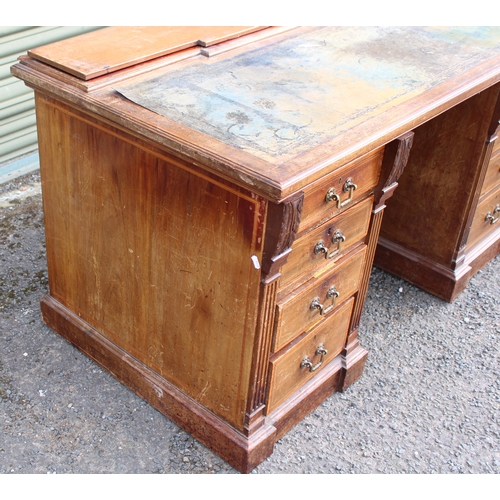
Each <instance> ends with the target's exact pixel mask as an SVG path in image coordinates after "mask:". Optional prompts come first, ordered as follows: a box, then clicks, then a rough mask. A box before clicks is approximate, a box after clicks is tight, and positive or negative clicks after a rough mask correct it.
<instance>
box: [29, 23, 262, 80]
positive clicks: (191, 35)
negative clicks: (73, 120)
mask: <svg viewBox="0 0 500 500" xmlns="http://www.w3.org/2000/svg"><path fill="white" fill-rule="evenodd" d="M264 27H265V26H112V27H110V28H106V29H105V30H104V31H103V30H99V31H97V32H92V33H88V34H86V35H82V36H80V37H75V38H73V39H69V40H63V41H62V42H55V43H52V44H49V45H44V46H43V47H38V48H36V49H33V50H30V51H28V53H29V55H30V56H31V57H33V58H35V59H38V60H40V61H43V62H45V63H47V64H49V65H50V66H54V67H56V68H59V69H62V70H63V71H65V72H66V73H70V74H71V75H74V76H77V77H79V78H81V79H82V80H90V79H92V78H95V77H97V76H100V75H105V74H106V73H112V72H113V71H117V70H119V69H122V68H128V67H130V66H133V65H135V64H138V63H141V62H144V61H148V60H151V59H154V58H156V57H160V56H164V55H167V54H171V53H173V52H177V51H179V50H183V49H187V48H189V47H194V46H196V45H199V46H200V47H208V46H210V45H214V44H217V43H222V42H224V41H226V40H229V39H232V38H237V37H239V36H242V35H246V34H247V33H252V32H253V31H258V30H260V29H263V28H264ZM87 35H90V36H87Z"/></svg>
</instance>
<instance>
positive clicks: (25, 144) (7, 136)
mask: <svg viewBox="0 0 500 500" xmlns="http://www.w3.org/2000/svg"><path fill="white" fill-rule="evenodd" d="M99 28H101V26H0V168H2V167H6V166H7V164H10V163H11V161H13V160H14V159H16V158H18V157H21V156H23V155H26V154H28V153H30V152H34V151H36V149H37V136H36V123H35V103H34V96H33V91H32V90H31V89H30V88H28V87H26V85H25V84H24V82H22V81H21V80H18V79H17V78H14V77H13V76H12V75H11V74H10V67H11V66H12V65H13V64H15V62H16V61H17V58H18V57H19V56H20V55H22V54H25V53H26V51H27V50H28V49H32V48H34V47H38V46H40V45H45V44H47V43H52V42H56V41H58V40H62V39H64V38H70V37H72V36H76V35H81V34H82V33H87V32H89V31H94V30H96V29H99ZM4 170H5V168H4ZM11 170H12V168H11ZM3 174H5V172H3ZM0 177H2V172H1V171H0Z"/></svg>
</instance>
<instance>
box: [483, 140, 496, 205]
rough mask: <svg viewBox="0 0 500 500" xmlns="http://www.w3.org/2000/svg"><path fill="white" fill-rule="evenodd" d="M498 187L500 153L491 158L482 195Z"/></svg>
mask: <svg viewBox="0 0 500 500" xmlns="http://www.w3.org/2000/svg"><path fill="white" fill-rule="evenodd" d="M497 142H498V143H500V141H499V140H497ZM498 185H500V151H497V153H496V154H495V155H492V157H491V160H490V163H489V165H488V170H487V171H486V177H485V178H484V182H483V188H482V190H481V194H482V195H483V194H485V193H487V192H488V191H491V190H492V189H494V188H495V187H496V186H498Z"/></svg>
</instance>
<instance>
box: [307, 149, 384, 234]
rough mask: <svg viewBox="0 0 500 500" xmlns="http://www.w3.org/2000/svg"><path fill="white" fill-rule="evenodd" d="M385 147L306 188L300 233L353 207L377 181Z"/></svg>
mask: <svg viewBox="0 0 500 500" xmlns="http://www.w3.org/2000/svg"><path fill="white" fill-rule="evenodd" d="M383 153H384V149H383V148H381V149H378V150H376V151H373V152H372V153H370V154H368V155H366V156H364V157H363V158H360V159H358V160H356V161H354V162H351V163H349V164H348V165H346V166H345V167H342V168H341V169H340V170H338V171H336V172H335V174H333V175H330V176H329V177H328V179H327V180H326V181H323V182H321V183H319V184H317V185H314V186H312V187H311V189H308V190H306V192H305V193H304V207H303V210H302V220H301V221H300V226H299V233H300V232H302V231H304V230H305V229H307V228H309V227H311V226H312V225H314V224H315V223H319V222H320V221H323V220H324V219H329V218H332V217H334V216H335V215H337V214H338V213H340V212H341V211H344V210H346V209H347V208H350V207H351V206H352V205H354V204H355V203H356V202H357V201H359V200H360V199H361V198H362V197H363V196H364V195H366V194H367V193H368V192H369V191H370V190H371V189H373V188H374V187H375V186H376V185H377V183H378V178H379V175H380V167H381V164H382V158H383Z"/></svg>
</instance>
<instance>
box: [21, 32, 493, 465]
mask: <svg viewBox="0 0 500 500" xmlns="http://www.w3.org/2000/svg"><path fill="white" fill-rule="evenodd" d="M12 72H13V74H15V75H16V76H18V77H19V78H22V79H23V80H24V81H25V82H26V84H27V85H29V86H31V87H32V88H33V89H34V90H35V95H36V108H37V123H38V130H39V151H40V164H41V175H42V188H43V199H44V213H45V225H46V238H47V259H48V269H49V284H50V292H49V295H47V296H46V297H44V298H43V299H42V304H41V306H42V313H43V319H44V321H45V322H46V323H47V324H48V325H49V326H51V327H52V328H53V329H54V330H55V331H57V332H58V333H60V334H61V335H62V336H64V337H65V338H66V339H67V340H69V341H70V342H72V343H73V344H74V345H75V346H77V347H78V348H79V349H81V350H82V351H83V352H85V353H86V354H87V355H88V356H90V357H91V358H92V359H94V360H95V361H96V362H97V363H99V364H100V365H102V366H103V367H105V368H106V369H107V370H109V371H110V372H111V373H112V374H113V375H114V376H116V377H117V378H118V379H119V380H121V381H122V382H123V383H124V384H126V385H127V386H128V387H130V388H131V389H133V390H134V391H136V393H137V394H139V395H140V396H141V397H143V398H144V399H146V400H147V401H149V402H150V403H151V404H152V405H153V406H154V407H156V408H157V409H158V410H159V411H161V412H162V413H164V414H165V415H166V416H168V417H169V418H171V419H172V420H174V421H175V422H176V423H178V424H179V425H180V426H182V427H183V428H184V429H186V430H187V431H189V432H191V433H192V434H193V435H194V436H195V437H196V438H198V439H199V440H200V441H201V442H203V443H204V444H205V445H207V446H208V447H210V448H211V449H213V450H214V451H215V452H216V453H218V454H219V455H220V456H221V457H223V458H224V459H226V460H227V461H228V462H230V463H231V464H232V465H233V466H234V467H236V468H237V469H238V470H240V471H243V472H248V471H250V470H251V469H252V468H253V467H255V466H256V465H258V464H259V463H260V462H261V461H262V460H264V459H265V458H266V457H267V456H269V455H270V454H271V453H272V450H273V446H274V443H275V442H276V441H277V440H278V439H279V438H280V436H282V435H283V434H284V433H286V432H287V431H288V430H289V429H290V428H291V427H292V426H293V425H295V424H296V423H297V422H299V421H300V420H301V419H302V418H303V417H304V416H305V415H307V414H308V413H309V412H310V411H312V410H313V409H314V408H315V407H316V406H317V405H318V404H320V403H321V402H322V401H323V400H324V399H325V398H326V397H328V396H329V395H330V394H332V393H333V392H335V391H341V390H344V389H345V388H347V387H348V386H349V385H350V384H352V383H353V382H354V381H356V380H357V379H358V378H359V377H360V376H361V374H362V371H363V367H364V364H365V359H366V356H367V352H366V350H365V349H364V348H363V347H362V346H361V345H360V343H359V341H358V326H359V322H360V317H361V313H362V310H363V304H364V300H365V296H366V292H367V288H368V281H369V277H370V271H371V268H372V263H373V259H374V254H375V250H376V246H377V240H378V235H379V230H380V226H381V222H382V214H383V213H384V208H385V203H386V200H387V199H389V198H390V197H391V195H392V194H393V192H394V190H395V188H396V186H397V182H398V178H399V176H400V175H401V172H402V171H403V169H404V167H405V164H406V162H407V160H408V156H409V154H410V148H411V146H412V142H413V138H414V137H415V145H416V149H417V152H418V154H417V162H418V163H416V164H417V165H419V167H417V170H418V169H419V168H421V167H420V166H421V165H422V164H425V163H426V162H429V165H434V166H435V165H436V164H441V162H442V161H443V158H444V164H445V165H446V169H447V170H450V168H449V164H450V162H452V158H454V157H455V158H458V157H460V158H461V159H460V161H462V157H464V158H469V157H470V158H474V160H475V163H474V165H473V166H472V167H470V168H469V167H468V166H467V167H465V166H463V165H462V164H456V165H455V164H453V165H452V168H451V170H453V168H456V169H458V170H460V171H461V172H462V171H463V172H465V173H464V174H463V175H461V176H457V177H453V182H452V181H450V182H449V185H448V188H449V191H450V192H451V193H460V194H459V195H458V196H459V198H460V202H461V203H462V202H463V203H464V207H462V208H461V209H460V210H459V212H460V213H459V216H458V222H457V226H460V224H461V223H462V221H464V220H465V219H467V217H466V216H465V213H466V212H467V213H469V212H470V211H471V210H472V208H471V207H473V206H474V204H477V199H478V190H479V187H478V186H479V185H480V184H481V183H483V184H484V182H483V180H482V179H484V177H485V168H486V167H485V165H486V154H485V152H484V149H485V148H484V144H482V143H481V141H482V140H483V139H484V137H486V136H487V135H488V134H489V137H490V140H491V137H492V129H493V128H494V125H493V121H494V120H493V118H494V117H496V116H497V114H498V89H499V84H498V82H499V81H500V29H493V28H491V29H486V28H485V29H476V28H471V29H466V28H460V29H452V28H443V29H438V28H432V29H431V28H395V27H389V28H387V27H386V28H347V27H342V28H323V29H322V28H294V29H286V28H267V27H222V28H221V27H212V28H210V27H188V28H179V27H174V28H151V27H150V28H108V29H104V30H101V31H98V32H93V33H89V34H86V35H83V36H80V37H77V38H74V39H70V40H66V41H63V42H58V43H55V44H52V45H48V46H45V47H41V48H38V49H34V50H31V51H30V52H29V53H28V55H27V56H25V57H22V58H21V59H20V62H19V63H18V64H17V65H15V66H14V67H13V68H12ZM469 103H470V104H469ZM471 108H472V109H471ZM495 113H497V114H495ZM457 114H458V117H457ZM426 127H427V128H426ZM436 129H437V130H436ZM413 130H414V131H415V133H414V132H412V131H413ZM422 131H423V132H422ZM455 131H458V132H460V133H458V132H457V133H455ZM469 132H470V134H472V136H473V138H472V143H471V145H469V143H467V145H465V146H463V145H462V141H470V140H471V139H469V136H468V134H469ZM460 134H462V135H460ZM483 136H484V137H483ZM441 137H443V141H444V142H443V144H447V145H450V140H451V139H450V138H456V139H457V141H456V144H455V145H456V147H457V148H458V150H459V151H460V153H456V154H455V153H454V152H453V151H454V147H455V145H454V144H451V146H453V147H451V146H450V149H449V150H448V151H443V150H442V149H441V142H440V140H441V139H440V138H441ZM436 138H437V139H436ZM451 142H453V141H451ZM480 143H481V144H480ZM486 149H487V148H486ZM462 150H467V151H466V152H464V153H463V154H462ZM425 152H427V156H426V157H425V154H424V153H425ZM410 158H411V155H410ZM424 159H425V161H424ZM410 162H412V160H410ZM411 165H414V164H413V163H411ZM479 165H481V166H479ZM422 168H423V167H422ZM426 172H427V171H426ZM488 172H489V171H488ZM429 175H431V174H429ZM489 175H490V174H489V173H488V176H489ZM414 178H415V176H414V174H412V176H411V180H410V181H409V186H408V187H407V188H406V189H407V190H409V191H410V192H411V191H412V190H415V191H416V197H417V199H416V200H415V199H414V198H410V197H409V200H408V201H409V202H410V205H411V206H410V209H408V208H405V212H404V213H401V214H398V210H399V209H396V210H395V211H393V214H392V217H391V218H390V220H389V224H388V225H387V226H384V233H383V235H384V238H385V240H384V245H385V247H384V248H391V249H394V248H396V244H394V245H392V246H391V245H390V244H389V243H387V242H390V241H391V239H390V238H391V235H392V228H394V227H395V226H397V223H395V222H394V221H395V220H396V222H397V220H398V216H400V217H402V226H403V229H405V228H406V229H409V231H410V233H411V232H412V227H413V224H416V222H415V221H416V220H417V222H418V220H419V219H423V218H426V217H428V215H427V214H426V212H425V209H426V208H427V207H430V208H431V210H434V206H435V205H436V204H438V205H439V204H440V203H442V204H443V208H442V210H443V211H445V212H446V211H447V210H448V208H446V207H447V206H446V203H448V202H449V200H450V199H454V198H453V196H449V195H447V196H444V195H442V194H441V192H440V191H439V189H433V187H434V183H435V176H432V175H431V178H432V181H431V182H429V184H431V185H427V182H426V180H425V179H423V182H424V186H423V187H422V186H420V185H418V184H417V180H415V179H414ZM492 182H493V183H495V182H497V181H496V180H495V181H492ZM438 184H439V183H438ZM445 184H447V182H445ZM488 185H489V184H488ZM495 185H496V184H495ZM458 187H460V191H459V190H458ZM396 192H397V190H396ZM489 192H490V191H488V193H489ZM463 193H466V194H465V195H464V194H463ZM406 196H407V195H405V194H404V195H402V198H403V201H405V200H404V198H406ZM481 196H483V195H481ZM484 196H487V197H488V196H489V194H487V193H485V194H484ZM495 196H496V195H495ZM481 199H482V198H481ZM481 199H480V200H481ZM495 199H496V198H495ZM488 200H489V198H488ZM493 201H494V200H493ZM398 203H401V200H400V199H399V200H398ZM480 206H481V204H480ZM449 210H450V211H452V212H454V213H456V207H455V206H453V207H451V208H450V209H449ZM412 211H413V213H412ZM394 212H395V213H394ZM494 212H495V210H493V211H492V215H491V217H492V218H493V219H496V218H497V214H496V213H494ZM430 216H432V217H435V214H434V213H431V214H430ZM439 217H441V216H439ZM454 221H455V219H453V222H452V223H451V222H446V221H445V222H444V224H445V225H447V227H446V230H450V231H454V232H455V233H457V232H458V233H460V235H461V236H462V234H465V233H464V231H463V229H456V228H455V227H454ZM440 223H441V221H439V222H436V225H438V224H440ZM400 226H401V224H400ZM406 226H409V227H406ZM396 229H397V230H395V233H396V236H398V237H400V235H401V234H402V232H400V231H401V228H400V227H399V226H398V227H397V228H396ZM419 231H420V229H419ZM471 233H472V231H471ZM435 237H436V235H435V233H432V235H431V237H430V238H429V240H430V241H433V239H435ZM454 238H455V240H457V237H456V236H454ZM400 239H402V238H400ZM452 239H453V238H452ZM459 239H460V238H459ZM462 239H463V238H462ZM462 239H460V241H462ZM476 240H477V238H476V239H474V241H476ZM395 243H397V244H400V241H399V240H397V241H396V242H395ZM420 244H421V241H420V240H419V241H418V242H417V247H416V248H417V250H418V248H419V246H418V245H420ZM400 246H401V247H402V246H403V245H402V244H401V245H400ZM429 246H431V244H429ZM413 250H415V249H413ZM453 252H455V250H453V251H452V253H453ZM455 253H456V252H455ZM455 253H453V255H455ZM402 254H403V252H402ZM405 255H406V254H405ZM391 258H392V257H391ZM454 258H455V257H454ZM423 260H424V259H420V260H419V262H423Z"/></svg>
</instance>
